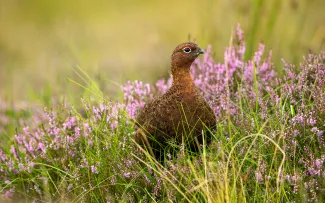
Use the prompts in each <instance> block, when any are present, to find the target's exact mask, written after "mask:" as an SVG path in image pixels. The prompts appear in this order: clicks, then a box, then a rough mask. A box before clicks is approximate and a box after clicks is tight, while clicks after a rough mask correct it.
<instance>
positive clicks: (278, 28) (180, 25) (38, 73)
mask: <svg viewBox="0 0 325 203" xmlns="http://www.w3.org/2000/svg"><path fill="white" fill-rule="evenodd" d="M237 23H240V24H241V27H242V28H243V29H244V31H245V38H246V43H247V51H248V53H250V52H252V51H254V50H255V49H256V47H257V45H258V43H259V42H261V41H263V42H264V43H265V44H266V49H267V50H270V49H272V50H273V61H274V62H275V63H276V67H277V69H278V70H279V71H281V68H282V67H283V66H282V63H281V58H282V57H283V58H285V59H286V60H288V61H289V62H292V63H299V61H301V59H302V56H303V55H304V54H307V53H308V52H309V51H313V52H318V51H320V50H324V47H325V1H324V0H285V1H284V0H283V1H282V0H268V1H262V0H205V1H198V0H186V1H185V0H184V1H168V0H165V1H148V0H143V1H135V0H116V1H105V0H99V1H96V0H92V1H83V0H81V1H76V0H75V1H72V0H71V1H64V0H57V1H50V0H1V3H0V85H1V88H0V98H2V99H5V100H10V101H15V102H16V101H23V100H46V102H50V101H51V98H52V95H60V96H66V97H68V95H69V97H73V98H80V96H83V95H84V89H83V88H80V87H78V86H77V85H75V84H73V83H71V82H69V81H68V80H67V78H72V79H74V80H76V81H81V80H80V77H79V76H78V75H77V74H76V73H75V72H74V69H75V68H76V66H77V65H78V66H80V67H81V68H82V69H83V70H85V71H86V72H87V73H88V74H89V76H90V77H91V78H92V79H94V80H95V81H96V83H97V84H98V85H99V87H100V88H101V90H103V91H104V92H105V93H106V94H107V96H108V97H112V98H114V97H116V96H118V95H119V92H121V90H120V87H119V86H118V85H116V84H120V85H121V84H123V83H124V82H125V81H126V80H129V79H131V80H135V79H137V80H143V81H145V82H154V81H156V80H157V79H158V78H161V77H164V76H167V75H168V74H169V63H170V61H169V60H170V54H171V52H172V51H173V49H174V48H175V47H176V45H178V44H180V43H182V42H184V41H187V40H188V38H189V35H190V36H191V39H196V41H197V43H198V44H199V45H200V46H201V47H206V46H207V45H208V44H212V46H213V51H214V52H215V59H216V60H217V61H220V62H222V61H223V52H224V48H225V47H226V46H227V45H228V43H229V39H230V36H231V32H232V31H233V29H234V28H235V26H236V24H237Z"/></svg>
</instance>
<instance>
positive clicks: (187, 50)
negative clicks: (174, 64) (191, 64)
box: [183, 47, 191, 53]
mask: <svg viewBox="0 0 325 203" xmlns="http://www.w3.org/2000/svg"><path fill="white" fill-rule="evenodd" d="M183 51H184V52H185V53H190V52H191V49H190V48H188V47H185V48H184V49H183Z"/></svg>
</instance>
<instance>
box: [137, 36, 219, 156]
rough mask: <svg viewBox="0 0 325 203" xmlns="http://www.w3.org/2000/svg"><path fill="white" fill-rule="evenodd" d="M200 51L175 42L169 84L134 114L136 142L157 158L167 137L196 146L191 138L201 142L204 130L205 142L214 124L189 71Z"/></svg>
mask: <svg viewBox="0 0 325 203" xmlns="http://www.w3.org/2000/svg"><path fill="white" fill-rule="evenodd" d="M202 53H204V51H203V50H202V49H201V48H200V47H198V46H197V45H196V44H195V43H192V42H186V43H183V44H180V45H178V46H177V47H176V49H175V50H174V52H173V54H172V56H171V70H172V75H173V84H172V86H171V88H170V89H169V90H168V91H167V92H166V93H165V94H164V95H162V96H161V97H157V98H156V99H154V100H152V101H151V102H149V103H147V104H146V105H145V106H144V108H143V109H142V110H141V111H140V112H139V114H138V116H137V118H136V123H137V126H138V130H137V131H136V134H135V140H136V142H138V143H139V144H145V145H146V146H147V147H149V148H150V149H152V151H153V153H154V154H155V156H156V158H157V159H161V155H162V152H163V150H165V148H166V147H167V146H168V142H169V141H171V140H174V141H175V142H176V143H177V144H179V143H181V142H183V141H184V142H186V143H188V144H189V146H190V147H191V148H196V146H197V142H196V141H195V140H197V141H198V142H199V143H200V144H202V142H203V140H202V132H204V131H206V133H205V134H206V135H207V134H208V136H207V137H206V138H207V142H209V140H210V138H211V135H210V133H211V130H213V129H214V128H215V127H216V118H215V114H214V112H213V110H212V109H211V107H210V106H209V105H208V103H207V102H206V101H205V100H204V98H203V97H202V96H201V95H200V93H199V90H198V89H197V87H195V85H194V81H193V79H192V77H191V75H190V67H191V64H192V63H193V61H194V60H195V59H196V58H197V57H198V56H199V55H200V54H202ZM207 129H209V130H208V131H207Z"/></svg>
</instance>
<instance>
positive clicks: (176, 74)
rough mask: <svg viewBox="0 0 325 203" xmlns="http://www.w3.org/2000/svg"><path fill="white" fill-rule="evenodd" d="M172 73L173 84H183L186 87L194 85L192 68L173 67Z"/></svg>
mask: <svg viewBox="0 0 325 203" xmlns="http://www.w3.org/2000/svg"><path fill="white" fill-rule="evenodd" d="M172 75H173V86H174V85H182V86H186V87H192V86H194V81H193V78H192V76H191V73H190V68H189V67H188V68H179V67H177V68H173V67H172Z"/></svg>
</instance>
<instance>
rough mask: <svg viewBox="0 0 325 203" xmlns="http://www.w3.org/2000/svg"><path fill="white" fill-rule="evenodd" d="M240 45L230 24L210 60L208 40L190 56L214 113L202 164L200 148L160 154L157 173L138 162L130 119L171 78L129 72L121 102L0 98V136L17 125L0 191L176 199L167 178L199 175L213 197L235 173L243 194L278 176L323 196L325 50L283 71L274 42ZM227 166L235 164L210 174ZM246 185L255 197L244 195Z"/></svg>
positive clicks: (4, 156)
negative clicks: (226, 39) (221, 48)
mask: <svg viewBox="0 0 325 203" xmlns="http://www.w3.org/2000/svg"><path fill="white" fill-rule="evenodd" d="M245 50H246V47H245V42H244V37H243V32H242V30H241V29H240V27H239V26H237V28H236V31H235V33H234V37H233V40H232V43H231V44H230V46H229V47H227V48H226V50H225V53H224V62H223V63H217V62H215V61H214V59H213V54H212V47H211V46H209V47H208V48H207V51H206V53H205V54H204V56H203V59H197V60H195V61H194V63H193V64H192V67H191V74H192V76H193V79H194V82H195V85H196V86H197V87H199V89H200V92H201V94H202V95H203V97H204V98H205V99H206V100H207V101H208V102H209V103H210V104H211V106H212V107H213V109H214V111H215V114H216V116H217V121H218V129H217V131H216V132H214V134H215V137H216V139H215V140H214V141H213V142H212V143H211V146H209V150H208V152H207V157H206V158H207V159H208V163H209V166H207V168H204V170H203V169H202V165H203V158H202V157H197V158H195V159H193V163H194V164H193V165H191V166H189V165H188V160H187V159H186V157H185V155H184V154H183V153H181V154H178V156H177V158H175V159H173V156H171V155H167V157H168V160H167V163H166V165H167V168H166V170H165V169H164V170H163V171H161V174H160V175H158V173H156V172H155V170H154V167H155V166H154V165H148V164H147V165H146V166H149V167H143V165H144V164H145V163H143V162H141V163H140V161H139V159H142V160H145V158H144V156H143V154H142V153H139V150H137V148H136V146H135V144H134V142H133V139H132V134H133V131H134V129H133V121H132V119H133V118H134V117H136V114H137V112H138V110H139V109H141V108H142V107H143V106H144V105H145V103H146V102H147V101H149V100H151V99H152V98H154V97H156V96H159V95H162V94H164V93H165V92H166V91H167V90H168V89H169V88H170V87H171V85H172V80H173V79H172V76H170V77H169V78H168V79H167V80H163V79H162V80H159V81H157V82H156V83H155V84H154V85H149V84H145V83H143V82H141V81H135V82H127V83H126V84H125V85H124V86H123V92H124V103H117V102H104V103H101V104H97V105H90V104H89V103H87V102H86V101H84V100H82V103H83V107H82V108H81V109H76V108H74V107H69V106H68V105H65V104H64V105H59V106H58V107H57V108H56V109H54V110H52V109H51V110H48V109H45V110H44V111H38V112H40V113H37V114H32V115H31V114H28V113H27V112H28V111H27V112H25V111H23V112H20V111H19V110H18V109H16V108H13V109H12V107H10V106H8V105H7V104H6V103H4V102H3V101H1V100H0V136H1V139H2V138H3V137H8V136H7V133H6V132H9V131H11V132H13V130H12V126H17V127H18V128H17V129H18V130H17V131H16V132H15V135H14V136H12V138H10V139H9V140H8V142H7V143H8V144H4V143H0V197H3V198H4V199H8V198H9V199H10V198H14V197H15V194H19V193H28V195H29V196H30V197H32V198H34V199H36V200H39V201H50V200H54V199H56V198H59V197H58V195H60V194H61V195H62V194H64V195H67V197H66V200H67V201H68V200H71V199H69V198H75V197H76V198H77V199H76V201H93V200H95V201H117V200H119V201H121V200H122V201H126V202H132V201H133V202H135V201H139V200H143V201H144V200H145V199H147V200H148V201H149V200H150V201H151V200H152V199H151V198H155V200H156V201H159V200H161V199H159V198H161V197H162V196H163V195H166V196H167V197H168V199H169V200H172V201H178V200H179V199H178V198H182V197H183V196H182V194H181V193H180V192H179V190H175V189H174V188H173V187H174V186H175V185H179V184H180V183H181V186H180V187H182V189H181V190H183V189H187V191H189V193H188V194H190V193H191V192H192V191H195V190H200V189H198V188H200V187H197V185H198V184H199V183H197V181H199V180H200V178H201V179H204V182H209V183H210V182H211V185H208V186H209V187H207V188H205V189H207V190H209V188H212V189H211V192H210V193H211V194H214V195H215V196H216V197H219V196H220V195H222V194H225V193H223V192H222V191H219V190H218V188H219V189H220V188H222V185H224V184H229V187H232V186H233V185H234V184H235V183H236V182H240V183H241V184H247V185H245V186H244V187H245V188H247V190H245V191H243V192H244V193H247V194H245V195H244V196H246V197H247V198H248V199H247V200H246V199H245V200H246V201H248V202H250V200H251V201H258V200H259V199H258V197H263V198H265V195H267V193H265V191H266V190H267V189H268V191H267V192H275V191H277V189H278V184H281V185H282V187H283V190H281V191H286V193H285V194H283V193H282V192H281V191H280V193H279V194H276V195H274V196H277V195H279V196H281V195H283V196H285V198H286V200H288V201H295V200H297V199H298V200H299V198H304V199H308V201H310V202H313V201H314V202H317V201H318V202H321V201H322V200H323V199H324V198H325V196H324V194H325V191H324V188H325V181H324V180H325V167H324V165H325V140H324V135H325V133H324V131H325V99H324V98H325V79H324V78H325V54H324V53H321V54H309V55H308V56H307V57H305V58H304V61H303V62H302V63H301V64H300V65H299V66H294V65H292V64H289V63H288V62H286V61H283V62H284V69H283V70H284V73H283V74H282V75H281V76H278V75H276V74H275V70H274V65H273V64H272V62H271V56H272V52H268V53H267V54H265V53H264V52H265V47H264V45H263V44H259V46H258V49H257V51H256V52H255V53H254V54H253V55H252V57H251V58H250V59H245ZM31 121H34V122H31ZM20 126H22V127H20ZM255 134H256V135H261V134H263V135H264V137H262V136H260V137H257V136H255V137H253V136H252V135H255ZM250 136H251V137H253V139H248V138H250ZM265 137H267V138H269V139H264V138H265ZM243 138H247V139H243ZM270 140H272V141H273V142H271V141H270ZM274 143H276V145H275V144H274ZM279 149H281V150H279ZM181 151H182V150H181ZM230 151H231V153H230ZM279 151H281V153H280V152H279ZM221 152H222V153H221ZM282 152H283V154H282ZM270 155H271V156H270ZM233 156H236V157H235V158H233ZM226 159H229V160H226ZM282 159H284V162H282ZM247 160H249V161H250V163H247V164H246V161H247ZM237 162H239V163H240V164H238V163H237ZM210 163H211V164H210ZM227 164H228V165H227ZM236 164H238V165H236ZM236 166H238V167H237V168H236ZM228 168H231V170H229V169H228ZM234 168H236V170H233V169H234ZM205 170H207V171H205ZM193 171H196V172H193ZM201 171H205V172H204V174H205V177H201V175H200V174H201ZM227 171H228V172H229V171H234V173H235V174H231V173H228V174H226V176H224V175H223V174H222V177H221V175H220V177H219V175H218V177H216V175H215V174H221V173H223V172H227ZM166 177H168V178H169V179H168V180H169V181H165V180H166ZM194 177H195V180H193V178H194ZM205 178H213V179H214V180H213V181H210V180H208V181H206V179H205ZM216 178H217V179H218V180H216ZM17 179H19V181H17ZM227 179H228V180H227ZM239 179H240V181H239ZM231 180H234V184H232V183H231V184H230V182H229V181H231ZM164 181H165V182H164ZM227 181H228V182H227ZM216 184H220V185H218V186H216ZM256 184H258V185H259V187H256ZM58 185H60V188H59V189H58V187H57V186H58ZM202 185H206V184H205V183H204V184H202ZM251 185H254V187H251ZM133 186H134V187H133ZM263 186H265V187H263ZM240 187H243V186H242V185H241V186H240ZM236 189H238V188H233V191H235V190H236ZM202 191H203V192H202ZM202 191H201V192H202V193H200V194H198V193H195V192H193V194H194V193H195V195H197V194H198V195H197V196H195V198H194V199H195V200H197V199H196V198H203V197H201V196H200V195H201V194H203V193H204V191H205V190H202ZM300 191H303V193H301V192H300ZM80 194H82V195H80ZM88 194H89V195H88ZM91 194H95V195H94V197H92V196H91ZM229 194H230V193H229ZM249 194H254V195H253V196H255V197H254V198H256V199H254V200H253V199H249V198H250V196H252V195H249ZM258 194H260V196H258ZM270 196H272V195H270ZM60 198H61V197H60ZM78 198H81V199H78ZM82 198H85V199H82ZM97 198H102V199H97ZM0 199H1V198H0ZM202 200H203V199H202ZM262 200H265V199H261V201H262Z"/></svg>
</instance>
